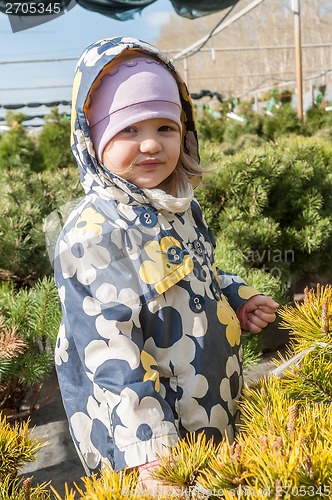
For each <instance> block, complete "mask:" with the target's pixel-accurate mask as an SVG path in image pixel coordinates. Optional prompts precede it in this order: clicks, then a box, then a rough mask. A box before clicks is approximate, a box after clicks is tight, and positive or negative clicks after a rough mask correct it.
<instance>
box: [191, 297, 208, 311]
mask: <svg viewBox="0 0 332 500" xmlns="http://www.w3.org/2000/svg"><path fill="white" fill-rule="evenodd" d="M189 307H190V309H191V310H192V311H194V312H197V313H200V312H203V311H204V309H205V299H204V297H202V295H193V296H192V297H190V299H189Z"/></svg>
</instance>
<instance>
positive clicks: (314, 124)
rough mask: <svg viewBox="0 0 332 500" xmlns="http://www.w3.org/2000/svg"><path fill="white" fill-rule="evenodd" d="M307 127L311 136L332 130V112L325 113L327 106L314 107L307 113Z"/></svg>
mask: <svg viewBox="0 0 332 500" xmlns="http://www.w3.org/2000/svg"><path fill="white" fill-rule="evenodd" d="M306 127H307V129H308V132H309V133H310V134H315V133H317V132H318V131H320V130H322V129H332V112H331V111H325V105H319V106H313V107H312V108H310V109H309V110H308V111H307V113H306Z"/></svg>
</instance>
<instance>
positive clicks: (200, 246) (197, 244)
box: [193, 240, 204, 255]
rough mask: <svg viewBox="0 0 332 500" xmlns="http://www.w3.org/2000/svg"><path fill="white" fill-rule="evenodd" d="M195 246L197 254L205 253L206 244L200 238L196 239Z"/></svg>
mask: <svg viewBox="0 0 332 500" xmlns="http://www.w3.org/2000/svg"><path fill="white" fill-rule="evenodd" d="M193 247H194V251H195V253H197V255H203V253H204V245H203V243H202V242H201V241H200V240H194V241H193Z"/></svg>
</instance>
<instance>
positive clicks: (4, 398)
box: [0, 278, 61, 413]
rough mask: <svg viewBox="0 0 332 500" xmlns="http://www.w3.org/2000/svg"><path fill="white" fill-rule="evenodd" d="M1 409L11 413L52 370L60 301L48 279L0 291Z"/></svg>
mask: <svg viewBox="0 0 332 500" xmlns="http://www.w3.org/2000/svg"><path fill="white" fill-rule="evenodd" d="M0 313H1V321H0V395H1V398H0V408H1V409H3V408H5V409H6V410H7V411H8V410H9V409H11V410H12V411H13V412H14V413H15V412H16V411H19V409H20V403H21V400H22V398H23V397H24V395H25V392H26V390H27V389H28V388H34V387H35V386H36V385H37V384H39V383H40V382H41V381H42V380H43V379H44V378H45V376H46V375H47V374H48V373H50V371H51V369H52V368H53V350H54V346H55V341H56V336H57V332H58V329H59V325H60V319H61V308H60V301H59V297H58V293H57V289H56V287H55V283H54V281H53V279H51V278H44V279H43V280H42V281H39V282H38V283H37V284H36V285H35V287H33V288H30V289H23V288H21V289H20V290H19V291H15V288H14V287H13V286H7V287H6V286H2V288H1V290H0Z"/></svg>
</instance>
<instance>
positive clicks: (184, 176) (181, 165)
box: [98, 146, 203, 196]
mask: <svg viewBox="0 0 332 500" xmlns="http://www.w3.org/2000/svg"><path fill="white" fill-rule="evenodd" d="M98 166H99V169H98V170H99V172H98V173H99V174H100V175H101V176H102V178H103V180H104V181H105V180H106V182H108V183H109V182H110V180H109V177H108V176H107V172H109V171H108V170H107V168H106V167H105V166H104V165H103V164H98ZM133 169H134V165H133V164H132V163H131V164H130V165H128V167H127V168H125V169H123V170H121V175H119V174H118V173H116V172H114V173H115V174H116V175H118V176H119V177H122V178H123V179H125V180H126V179H127V178H128V177H130V174H131V173H132V171H133ZM202 175H203V170H202V167H201V165H200V164H199V163H198V162H196V160H194V158H192V156H190V155H189V154H188V153H186V151H185V149H184V148H183V146H181V149H180V155H179V159H178V162H177V165H176V167H175V169H174V170H173V172H172V173H171V174H170V175H169V176H168V177H167V178H166V179H165V180H164V181H163V182H162V183H161V184H159V185H158V186H155V187H156V188H158V189H162V190H163V191H165V193H167V194H171V195H173V196H176V195H177V193H178V190H179V186H180V185H181V184H184V183H186V182H189V183H190V184H192V186H193V187H196V186H197V185H198V184H199V182H200V180H201V179H202Z"/></svg>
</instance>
